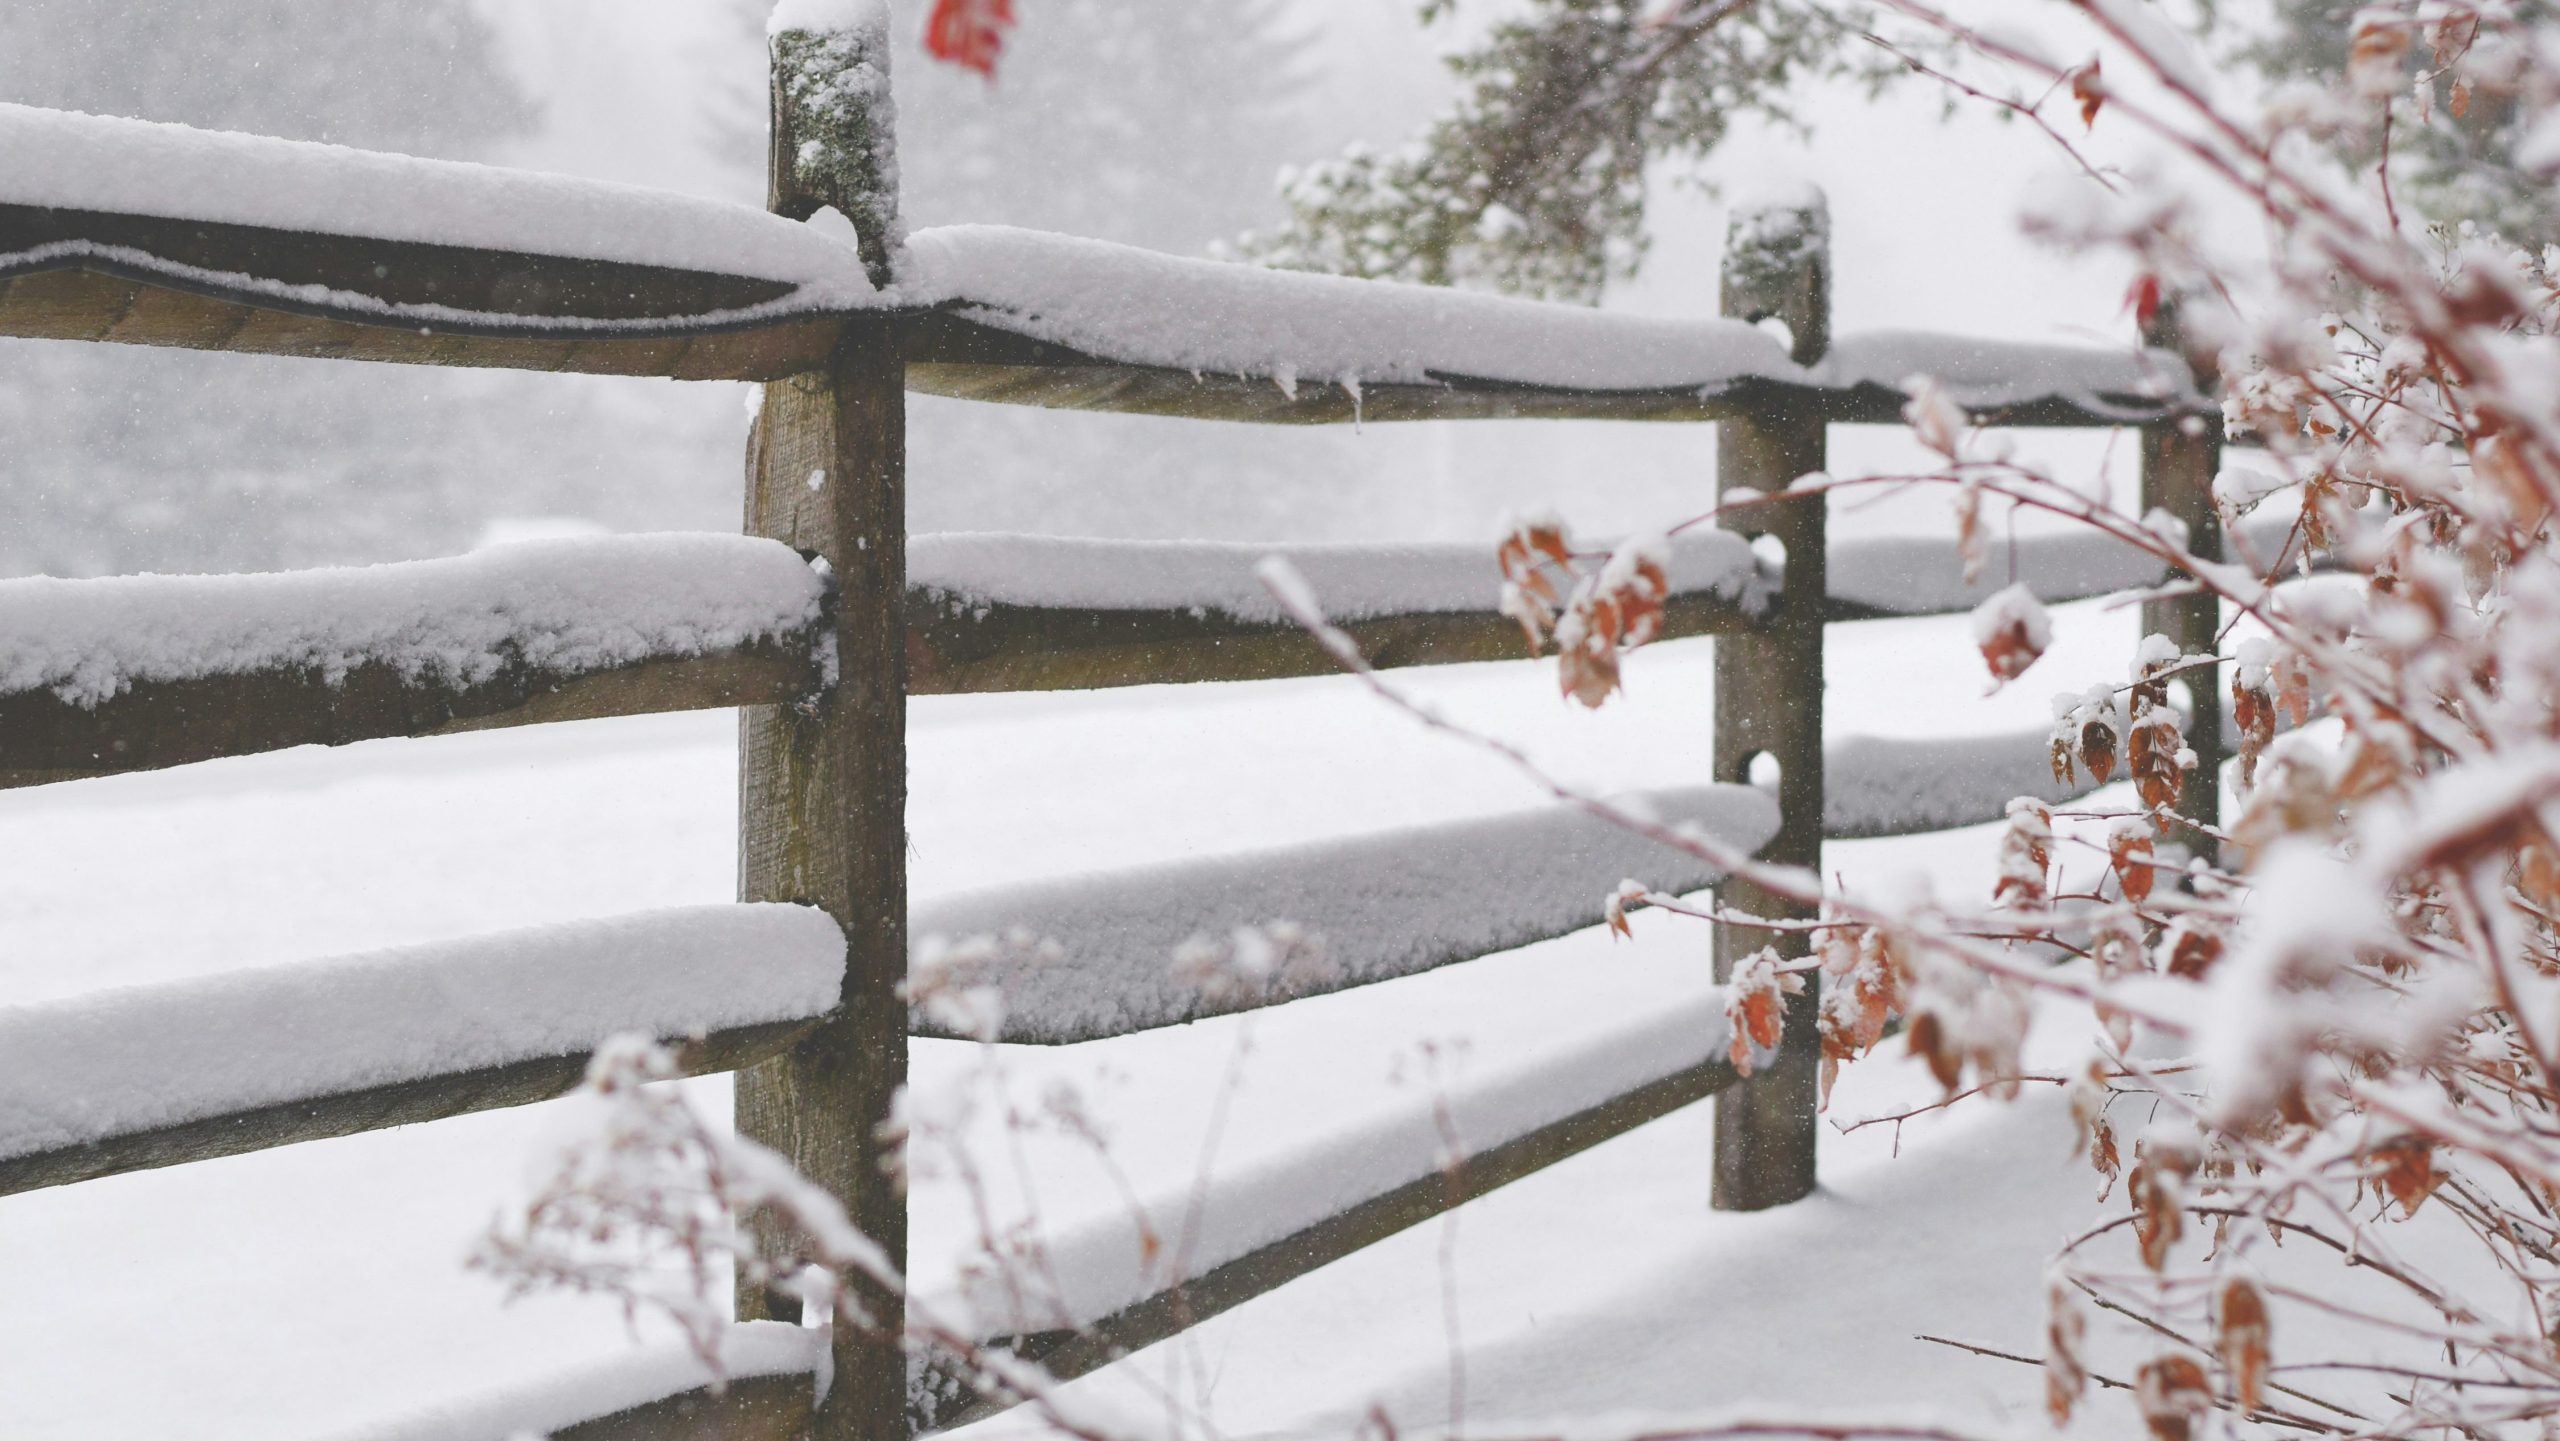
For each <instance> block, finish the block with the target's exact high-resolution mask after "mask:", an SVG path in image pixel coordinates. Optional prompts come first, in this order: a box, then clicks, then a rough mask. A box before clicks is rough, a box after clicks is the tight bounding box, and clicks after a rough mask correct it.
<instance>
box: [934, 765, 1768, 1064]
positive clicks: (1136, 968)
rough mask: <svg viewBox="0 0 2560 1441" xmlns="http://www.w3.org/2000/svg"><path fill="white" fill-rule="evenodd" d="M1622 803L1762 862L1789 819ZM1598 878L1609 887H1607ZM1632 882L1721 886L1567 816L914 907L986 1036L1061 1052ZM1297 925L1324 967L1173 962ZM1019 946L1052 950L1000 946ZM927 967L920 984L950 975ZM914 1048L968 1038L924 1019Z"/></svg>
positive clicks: (1231, 1005)
mask: <svg viewBox="0 0 2560 1441" xmlns="http://www.w3.org/2000/svg"><path fill="white" fill-rule="evenodd" d="M1624 804H1626V805H1627V806H1629V807H1630V808H1631V809H1634V810H1637V811H1638V812H1640V813H1645V814H1650V815H1653V816H1655V817H1657V818H1659V820H1660V821H1661V822H1662V823H1663V824H1665V825H1672V826H1695V827H1697V828H1698V829H1699V830H1700V831H1702V832H1703V833H1705V834H1708V835H1711V836H1713V837H1714V838H1715V840H1716V841H1717V842H1718V843H1720V844H1722V845H1725V846H1728V847H1731V848H1732V849H1733V850H1735V851H1737V852H1742V853H1745V854H1747V853H1749V852H1751V851H1756V850H1758V849H1759V848H1760V847H1761V846H1762V845H1763V844H1765V843H1766V842H1767V841H1768V839H1769V837H1770V836H1771V835H1772V834H1774V833H1775V832H1776V830H1777V826H1778V808H1777V805H1776V803H1775V802H1773V801H1772V800H1771V799H1770V798H1769V797H1768V796H1767V795H1765V794H1763V793H1761V792H1759V791H1757V790H1753V789H1751V788H1750V787H1748V786H1702V787H1698V788H1695V789H1690V790H1681V791H1659V792H1650V793H1647V794H1644V795H1639V796H1631V797H1628V798H1626V799H1625V801H1624ZM1595 876H1606V877H1607V878H1608V879H1607V880H1603V881H1600V882H1597V883H1596V884H1595V882H1594V881H1593V879H1592V878H1593V877H1595ZM1621 876H1631V877H1636V878H1639V879H1641V880H1642V881H1643V882H1644V883H1645V884H1646V885H1647V886H1649V887H1651V888H1653V889H1656V890H1660V891H1664V892H1668V893H1673V894H1678V893H1682V892H1687V891H1696V890H1704V889H1705V888H1706V887H1708V886H1710V885H1713V884H1714V883H1715V882H1716V881H1717V880H1718V879H1720V878H1721V877H1720V875H1719V874H1718V872H1717V871H1715V870H1714V869H1713V868H1712V867H1710V866H1708V865H1706V864H1705V863H1704V862H1702V861H1699V860H1697V859H1696V858H1694V857H1692V856H1690V855H1688V854H1687V853H1685V852H1682V851H1677V850H1673V849H1671V848H1669V847H1667V846H1663V845H1660V844H1658V843H1656V842H1654V841H1652V840H1650V839H1648V838H1646V837H1644V836H1640V835H1637V834H1636V833H1634V832H1632V831H1628V830H1624V829H1621V828H1620V827H1618V826H1616V825H1613V824H1611V823H1609V822H1608V821H1605V820H1602V819H1599V818H1597V817H1594V816H1589V815H1585V814H1583V813H1582V812H1581V811H1579V810H1575V809H1572V808H1570V807H1564V806H1548V807H1545V808H1542V809H1539V810H1533V811H1522V812H1517V813H1514V814H1510V815H1501V816H1492V817H1487V818H1484V819H1480V820H1471V821H1454V822H1449V823H1445V824H1441V825H1436V826H1423V827H1415V828H1412V829H1408V830H1398V831H1383V832H1373V833H1370V834H1366V835H1361V836H1356V837H1353V838H1351V839H1348V840H1340V841H1329V842H1322V843H1318V844H1314V845H1304V846H1292V847H1288V848H1285V849H1278V850H1268V851H1253V852H1246V853H1242V854H1237V855H1232V856H1220V857H1217V858H1214V859H1209V860H1198V861H1184V862H1177V863H1174V864H1170V865H1161V866H1148V867H1143V868H1140V869H1135V870H1129V871H1122V872H1118V873H1115V874H1110V875H1104V876H1080V877H1072V878H1068V879H1064V880H1058V881H1049V882H1041V883H1034V884H1028V885H1016V886H1004V887H998V888H995V889H991V890H987V891H982V892H977V893H973V894H969V895H962V896H953V897H949V898H947V899H944V900H939V901H934V902H930V903H926V904H923V905H919V906H917V907H916V908H915V909H914V911H913V912H912V914H911V916H910V918H909V922H908V925H909V929H910V930H911V931H912V932H913V933H914V934H915V935H916V936H917V937H919V938H930V939H933V940H936V941H939V942H942V943H949V942H957V941H966V940H971V939H977V940H980V941H982V942H984V944H980V945H977V946H975V947H968V948H963V949H959V950H954V949H951V948H950V947H949V946H948V945H947V944H937V945H927V944H925V941H924V939H920V941H919V950H918V955H919V956H921V957H927V958H938V959H939V960H940V961H941V962H942V963H944V964H947V965H948V967H949V971H950V974H949V975H947V976H944V977H940V978H938V979H939V980H940V982H941V983H943V984H945V985H947V986H950V987H984V988H987V989H988V990H990V991H992V992H993V996H992V997H991V998H990V999H995V1000H999V1001H1000V1003H1001V1014H1000V1018H999V1017H989V1018H987V1019H990V1020H993V1021H994V1024H993V1025H992V1026H985V1027H983V1028H981V1029H979V1030H977V1031H976V1032H975V1033H976V1034H980V1035H982V1036H983V1038H986V1039H994V1040H1003V1041H1020V1042H1031V1043H1035V1044H1040V1045H1063V1044H1069V1043H1072V1042H1076V1041H1089V1040H1097V1039H1100V1038H1102V1037H1106V1036H1119V1035H1127V1034H1129V1033H1130V1032H1133V1031H1141V1030H1148V1029H1152V1028H1154V1027H1157V1026H1170V1025H1176V1024H1179V1023H1181V1022H1184V1021H1193V1020H1198V1019H1200V1018H1202V1017H1204V1016H1211V1015H1217V1014H1220V1013H1222V1012H1228V1011H1238V1010H1248V1009H1253V1008H1256V1007H1260V1006H1267V1005H1277V1004H1280V1003H1282V1002H1284V1001H1290V1000H1296V999H1300V998H1303V997H1306V996H1314V995H1324V994H1327V993H1329V992H1333V991H1341V990H1348V989H1350V988H1352V987H1355V986H1364V985H1370V984H1374V983H1376V982H1379V981H1386V980H1393V979H1395V978H1396V977H1399V976H1408V975H1413V974H1415V973H1417V972H1421V971H1426V970H1431V969H1433V968H1435V967H1439V966H1445V965H1449V964H1452V963H1454V962H1458V961H1467V960H1473V959H1475V958H1477V957H1479V956H1485V955H1490V954H1492V953H1494V952H1496V951H1507V950H1511V949H1513V948H1515V947H1518V946H1524V945H1527V944H1529V943H1530V942H1532V941H1542V940H1547V939H1550V938H1553V937H1556V936H1561V935H1565V934H1568V933H1570V932H1573V931H1578V930H1583V929H1585V928H1587V927H1590V926H1596V925H1598V924H1600V923H1601V921H1602V919H1603V902H1604V901H1605V899H1606V897H1607V892H1608V888H1609V887H1610V886H1611V885H1613V884H1614V883H1615V881H1616V880H1617V878H1619V877H1621ZM1275 921H1286V922H1289V923H1290V924H1292V925H1294V926H1296V927H1297V928H1299V929H1300V930H1301V931H1303V932H1304V933H1305V935H1306V936H1307V938H1308V940H1309V941H1310V942H1312V943H1314V944H1315V945H1316V946H1317V947H1318V950H1319V952H1320V953H1316V954H1309V955H1307V956H1305V957H1303V958H1294V959H1286V960H1283V961H1281V962H1279V963H1278V965H1277V969H1274V970H1272V971H1269V972H1267V973H1265V972H1261V971H1258V970H1256V969H1255V968H1254V967H1255V954H1254V952H1253V951H1252V950H1250V949H1248V951H1247V953H1246V954H1244V955H1241V956H1239V955H1233V954H1222V955H1219V956H1217V957H1214V958H1211V957H1203V958H1202V968H1201V969H1202V971H1203V973H1202V974H1196V975H1193V974H1185V973H1183V972H1182V971H1181V970H1179V969H1177V967H1176V966H1175V965H1174V964H1173V962H1174V958H1175V956H1176V955H1177V953H1179V952H1181V951H1182V950H1183V949H1184V947H1185V944H1186V943H1187V942H1189V941H1191V940H1193V939H1194V938H1202V939H1206V940H1208V941H1210V942H1212V943H1213V944H1224V945H1228V947H1229V950H1230V951H1232V943H1231V941H1230V938H1231V937H1232V936H1233V935H1234V934H1235V932H1236V931H1237V930H1238V929H1240V928H1247V927H1257V926H1261V925H1263V924H1265V923H1268V922H1275ZM1007 932H1015V933H1018V934H1019V935H1022V936H1026V937H1030V938H1036V939H1037V940H1038V941H1041V942H1046V943H1048V945H1049V946H1052V947H1054V948H1055V949H1054V950H1047V949H1043V948H1036V947H1033V946H1026V945H1023V944H1020V943H1019V942H1016V943H1014V944H1010V945H1008V944H1005V943H1004V942H1003V940H1002V938H1003V937H1004V936H1005V934H1006V933H1007ZM937 968H938V967H937V965H936V964H934V963H933V962H932V961H931V960H929V961H928V963H927V964H925V965H924V966H923V967H922V969H923V970H924V972H926V973H927V974H931V973H932V972H934V971H935V970H936V969H937ZM913 1024H914V1028H915V1029H916V1031H917V1033H918V1034H923V1035H946V1036H947V1035H955V1034H972V1033H973V1031H972V1028H970V1027H966V1026H955V1025H954V1024H953V1023H952V1022H951V1021H950V1020H947V1019H942V1018H941V1017H940V1016H939V1015H938V1013H937V1012H935V1011H933V1010H931V1009H928V1010H925V1011H923V1012H920V1013H919V1015H918V1016H917V1018H916V1020H915V1022H914V1023H913Z"/></svg>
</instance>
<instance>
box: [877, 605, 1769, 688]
mask: <svg viewBox="0 0 2560 1441" xmlns="http://www.w3.org/2000/svg"><path fill="white" fill-rule="evenodd" d="M1488 594H1490V587H1488ZM907 606H908V630H907V636H908V640H907V645H908V658H909V665H910V667H911V670H910V681H911V683H912V685H913V687H914V693H915V694H917V695H951V694H958V693H964V692H975V691H1032V690H1094V689H1101V688H1105V687H1110V686H1128V685H1169V684H1175V683H1180V682H1188V681H1240V680H1270V679H1273V678H1276V677H1281V676H1308V675H1338V674H1340V673H1341V671H1342V665H1341V663H1340V662H1339V661H1337V660H1335V659H1334V658H1333V656H1332V654H1331V653H1330V652H1328V651H1326V650H1325V649H1324V647H1322V646H1321V645H1319V644H1317V643H1316V641H1315V640H1314V639H1313V638H1312V637H1310V636H1309V635H1307V633H1306V632H1305V631H1304V630H1301V629H1300V628H1298V627H1297V626H1295V625H1288V624H1267V623H1261V622H1254V621H1241V620H1236V619H1233V618H1232V617H1228V616H1223V615H1218V614H1215V613H1209V614H1194V613H1192V612H1191V611H1187V610H1080V609H1072V610H1071V609H1063V608H1060V609H1052V608H1046V607H1039V606H1015V605H985V604H980V603H977V602H973V601H967V600H963V599H959V598H955V597H952V596H948V595H943V594H940V593H937V592H932V591H920V590H911V591H909V592H908V597H907ZM1756 623H1757V617H1755V616H1754V615H1753V613H1752V612H1750V611H1749V610H1747V609H1746V608H1745V607H1743V606H1742V605H1740V604H1738V603H1736V602H1733V601H1730V600H1726V599H1723V598H1721V597H1718V596H1713V595H1684V596H1678V597H1675V598H1674V599H1673V600H1672V601H1671V603H1670V604H1669V606H1667V607H1666V614H1665V616H1664V623H1663V638H1664V639H1666V640H1668V639H1673V638H1677V637H1682V636H1699V635H1724V634H1728V633H1731V632H1734V631H1739V630H1745V629H1748V628H1750V627H1751V626H1753V625H1754V624H1756ZM1341 628H1342V629H1343V630H1344V631H1346V632H1348V633H1349V634H1350V636H1351V638H1352V639H1353V640H1355V641H1357V642H1358V643H1359V645H1360V650H1361V653H1362V654H1363V655H1366V656H1367V657H1368V658H1369V661H1370V663H1371V664H1372V665H1375V666H1377V667H1379V668H1380V669H1392V668H1395V667H1400V666H1418V665H1455V664H1460V663H1463V662H1469V661H1494V660H1525V659H1527V658H1528V657H1529V655H1530V651H1529V649H1528V646H1527V644H1526V642H1525V641H1524V640H1523V639H1522V637H1521V634H1520V626H1519V623H1518V622H1517V621H1514V620H1511V619H1510V618H1509V617H1507V616H1503V615H1499V614H1496V613H1495V612H1493V611H1492V610H1489V609H1488V610H1484V611H1443V612H1432V613H1429V614H1414V615H1393V616H1379V617H1375V618H1372V619H1369V620H1360V621H1346V622H1343V623H1342V626H1341Z"/></svg>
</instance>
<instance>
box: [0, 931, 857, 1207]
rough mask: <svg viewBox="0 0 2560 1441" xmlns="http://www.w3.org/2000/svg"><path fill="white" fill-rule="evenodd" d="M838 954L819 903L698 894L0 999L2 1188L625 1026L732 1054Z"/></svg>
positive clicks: (410, 1113)
mask: <svg viewBox="0 0 2560 1441" xmlns="http://www.w3.org/2000/svg"><path fill="white" fill-rule="evenodd" d="M843 973H844V937H843V934H842V933H841V932H840V931H838V930H837V928H836V925H835V923H834V922H833V921H831V920H829V919H828V918H827V916H826V915H825V914H824V913H822V912H819V911H815V910H811V909H809V908H807V907H803V906H777V905H762V906H734V905H733V906H702V907H692V908H688V909H683V910H670V911H655V912H644V913H641V914H638V915H632V916H622V917H617V918H614V919H612V920H606V921H589V922H580V923H575V924H569V925H558V926H545V927H539V928H536V929H532V930H524V931H514V932H507V933H502V934H498V935H491V936H483V937H477V938H474V939H471V940H466V941H452V942H443V943H439V944H435V945H425V946H412V947H406V948H403V949H399V950H392V951H380V952H373V953H369V954H365V955H357V956H345V957H338V958H333V959H329V960H320V961H310V962H304V963H300V964H291V965H279V966H273V967H266V968H260V969H255V970H249V971H243V972H234V973H231V974H226V975H219V976H212V977H206V978H202V979H197V980H188V981H177V982H170V983H166V984H162V985H154V986H137V987H131V988H126V989H119V990H111V991H104V992H97V993H92V994H89V995H84V996H78V997H74V998H72V999H69V1000H64V1001H55V1002H46V1003H39V1004H36V1005H29V1006H17V1007H9V1008H0V1195H6V1194H9V1193H12V1192H17V1191H26V1190H33V1189H36V1188H38V1187H43V1186H58V1185H65V1184H68V1183H71V1182H75V1181H84V1180H90V1179H94V1178H96V1177H100V1176H106V1175H113V1174H116V1173H118V1172H123V1171H134V1170H145V1169H149V1168H152V1167H156V1166H172V1165H180V1164H184V1163H187V1162H192V1161H202V1160H210V1159H212V1158H214V1157H217V1156H229V1155H237V1154H240V1153H243V1152H247V1151H255V1150H263V1149H265V1148H268V1147H272V1146H281V1145H290V1144H293V1143H295V1142H300V1141H312V1140H321V1139H325V1138H328V1137H332V1136H343V1135H351V1134H354V1133H356V1132H360V1131H370V1130H377V1129H380V1128H382V1127H385V1126H395V1125H405V1124H408V1123H410V1122H413V1121H424V1120H435V1119H440V1118H443V1117H447V1116H458V1115H463V1114H465V1113H468V1112H472V1111H481V1110H489V1109H492V1108H495V1107H500V1106H515V1105H523V1104H526V1103H528V1102H532V1101H541V1100H548V1099H550V1098H551V1097H553V1096H557V1095H560V1094H562V1093H564V1092H566V1091H568V1090H570V1089H572V1088H573V1087H575V1086H576V1085H577V1084H578V1082H579V1079H580V1078H581V1077H582V1076H583V1074H584V1073H585V1070H586V1060H587V1053H588V1052H589V1051H590V1050H592V1049H593V1048H594V1047H595V1046H597V1045H598V1044H600V1043H602V1042H603V1041H605V1040H606V1039H608V1038H610V1037H612V1036H615V1035H619V1034H622V1033H625V1032H631V1031H638V1032H645V1033H647V1034H650V1035H654V1036H659V1037H663V1038H667V1039H670V1040H675V1041H678V1042H681V1043H683V1044H682V1045H681V1046H680V1047H679V1051H680V1058H681V1060H682V1063H683V1064H684V1065H685V1066H686V1067H688V1068H689V1069H690V1070H692V1071H694V1072H702V1073H707V1072H715V1071H724V1070H734V1069H736V1068H737V1067H739V1066H742V1065H745V1064H747V1063H749V1062H752V1061H754V1060H756V1059H759V1058H761V1057H763V1056H766V1055H771V1054H773V1053H774V1052H776V1051H778V1050H780V1049H782V1048H783V1047H784V1046H785V1045H787V1044H788V1043H789V1042H790V1040H791V1039H793V1038H794V1037H796V1036H797V1035H799V1034H800V1033H801V1032H803V1031H806V1030H807V1029H808V1028H809V1026H810V1025H811V1024H813V1023H814V1022H815V1021H816V1020H817V1019H818V1018H819V1017H821V1016H824V1015H825V1014H826V1013H827V1012H828V1010H829V1009H831V1008H832V1007H833V1006H834V1004H835V1001H836V994H837V991H838V989H839V987H840V985H841V983H842V980H843Z"/></svg>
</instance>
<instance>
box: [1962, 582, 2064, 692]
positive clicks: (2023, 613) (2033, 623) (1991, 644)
mask: <svg viewBox="0 0 2560 1441" xmlns="http://www.w3.org/2000/svg"><path fill="white" fill-rule="evenodd" d="M1973 643H1974V644H1975V645H1976V646H1978V647H1979V648H1980V649H1981V651H1982V662H1983V664H1984V665H1986V666H1989V667H1990V669H1991V681H1992V688H1993V689H1995V690H1996V689H1998V688H1999V687H2001V686H2004V685H2007V684H2008V683H2009V682H2011V681H2013V680H2016V679H2017V678H2018V677H2019V676H2022V675H2024V674H2026V671H2027V667H2029V666H2031V665H2034V664H2035V663H2036V659H2037V657H2039V656H2042V655H2043V654H2044V653H2045V648H2046V647H2047V646H2050V645H2052V644H2053V620H2052V618H2051V617H2050V616H2048V615H2046V614H2045V609H2044V606H2043V604H2042V603H2041V602H2039V601H2038V600H2037V599H2036V597H2035V592H2034V591H2031V590H2029V589H2027V587H2026V584H2025V582H2023V581H2021V582H2020V583H2018V584H2016V585H2012V586H2010V587H2009V588H2008V589H2006V590H2002V591H1997V592H1994V593H1993V594H1992V596H1991V598H1990V599H1988V600H1986V601H1984V602H1983V603H1982V604H1980V605H1978V606H1975V607H1974V609H1973Z"/></svg>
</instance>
